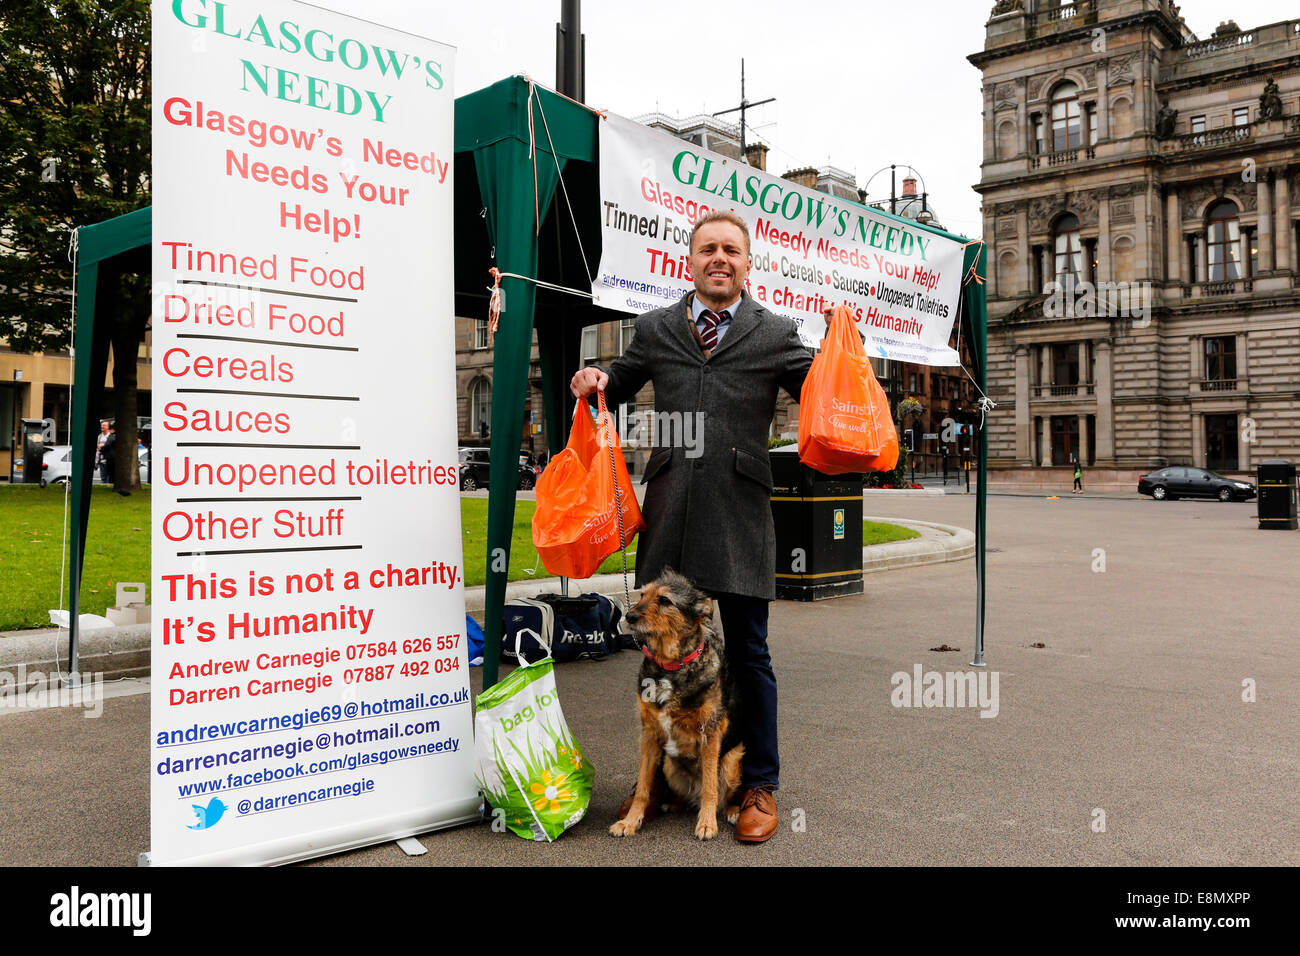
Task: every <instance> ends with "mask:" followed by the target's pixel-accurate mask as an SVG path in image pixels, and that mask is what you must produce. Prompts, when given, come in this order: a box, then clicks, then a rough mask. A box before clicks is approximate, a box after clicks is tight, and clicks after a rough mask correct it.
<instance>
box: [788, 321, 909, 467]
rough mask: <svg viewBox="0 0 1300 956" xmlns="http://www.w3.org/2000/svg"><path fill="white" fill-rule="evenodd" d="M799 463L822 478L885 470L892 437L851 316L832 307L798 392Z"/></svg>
mask: <svg viewBox="0 0 1300 956" xmlns="http://www.w3.org/2000/svg"><path fill="white" fill-rule="evenodd" d="M799 460H800V461H802V462H803V463H804V464H805V465H809V466H811V467H813V468H816V469H817V470H818V471H820V472H824V473H825V474H828V475H843V474H849V473H853V472H863V471H889V470H890V469H891V468H893V467H894V466H895V465H896V464H898V432H897V431H895V429H894V421H893V418H892V417H891V415H890V413H889V399H887V398H886V397H885V390H884V389H883V388H881V387H880V383H879V382H877V381H876V373H875V371H874V370H873V369H872V368H871V360H870V359H869V358H867V353H866V350H865V349H863V347H862V340H861V339H859V338H858V333H857V330H856V329H855V328H854V327H853V317H852V315H851V314H850V313H849V310H848V309H847V308H845V307H844V306H842V305H841V306H836V307H835V311H834V313H832V315H831V327H830V330H829V331H828V332H827V334H826V342H825V344H824V345H823V346H822V350H821V351H820V352H818V353H817V355H816V356H815V357H814V358H813V362H812V367H811V368H810V369H809V370H808V377H807V378H805V379H804V383H803V390H802V391H801V392H800V393H799Z"/></svg>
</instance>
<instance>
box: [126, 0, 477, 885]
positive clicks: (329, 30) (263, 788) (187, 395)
mask: <svg viewBox="0 0 1300 956" xmlns="http://www.w3.org/2000/svg"><path fill="white" fill-rule="evenodd" d="M452 59H453V50H452V49H451V48H450V47H448V46H445V45H443V44H441V43H437V42H435V41H433V40H429V39H426V38H423V37H418V36H413V35H411V34H408V33H403V32H400V31H397V30H393V29H389V28H386V27H383V26H378V25H376V24H373V23H368V22H365V21H361V20H356V19H353V18H350V17H346V16H343V15H340V14H337V13H333V12H330V11H326V10H322V9H320V8H318V7H313V6H309V5H307V4H302V3H294V2H289V0H258V2H256V3H253V2H246V0H226V2H223V3H208V2H205V0H168V2H155V3H154V7H153V195H154V207H153V277H154V297H153V326H152V328H153V342H152V347H153V368H154V373H153V381H154V392H153V421H154V427H153V438H154V448H153V462H154V464H153V475H152V478H153V520H152V551H153V574H152V577H153V581H152V585H153V608H154V610H153V648H152V655H153V664H152V673H153V684H152V688H153V692H152V727H151V734H152V739H151V757H150V779H151V788H150V789H151V810H152V813H151V841H152V846H151V848H150V851H151V861H152V862H153V863H154V864H172V863H199V864H205V863H213V864H225V863H262V864H265V863H277V862H287V861H291V860H295V859H303V858H306V857H310V856H318V855H321V854H325V853H329V852H332V851H336V850H341V849H346V848H349V847H355V846H361V845H365V844H368V843H374V842H377V841H381V840H385V839H391V838H397V837H401V836H407V835H410V834H412V833H418V832H421V831H425V830H430V829H433V828H436V827H439V826H448V825H451V824H454V823H457V822H462V821H465V820H468V819H472V818H473V817H474V816H475V815H476V810H477V806H478V796H477V786H476V784H475V782H474V766H473V753H472V751H473V744H472V733H473V730H472V727H473V713H472V705H471V701H470V693H469V677H468V660H467V654H466V635H465V627H464V624H465V618H464V613H465V602H464V591H463V563H462V556H461V532H460V519H459V514H460V512H459V488H458V475H457V457H456V414H455V409H456V395H455V343H454V329H453V293H452V177H451V170H452V152H453V139H452V136H453V129H452V109H453V93H452V91H453V83H452Z"/></svg>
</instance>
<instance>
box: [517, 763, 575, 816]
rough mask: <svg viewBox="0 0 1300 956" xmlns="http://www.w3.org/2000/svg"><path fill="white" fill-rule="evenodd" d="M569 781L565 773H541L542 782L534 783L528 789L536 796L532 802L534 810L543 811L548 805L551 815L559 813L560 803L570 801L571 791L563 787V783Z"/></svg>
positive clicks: (571, 797) (547, 771) (546, 771)
mask: <svg viewBox="0 0 1300 956" xmlns="http://www.w3.org/2000/svg"><path fill="white" fill-rule="evenodd" d="M568 779H569V775H568V774H567V773H562V774H559V775H555V774H552V773H551V772H550V771H549V770H545V771H543V772H542V782H541V783H534V784H533V785H532V786H530V787H529V788H528V789H529V790H530V791H531V792H532V793H534V794H536V795H537V799H536V800H534V801H533V809H534V810H545V809H546V805H547V804H548V803H549V804H550V809H551V812H552V813H557V812H559V809H560V807H561V806H562V801H565V800H572V799H573V791H571V790H570V789H569V788H568V787H565V786H564V783H565V781H567V780H568Z"/></svg>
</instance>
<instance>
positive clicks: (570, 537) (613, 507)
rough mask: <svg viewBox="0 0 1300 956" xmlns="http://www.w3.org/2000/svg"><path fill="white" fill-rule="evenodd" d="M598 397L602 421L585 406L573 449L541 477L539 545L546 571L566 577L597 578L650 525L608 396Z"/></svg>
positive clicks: (536, 523)
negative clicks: (610, 559) (634, 487)
mask: <svg viewBox="0 0 1300 956" xmlns="http://www.w3.org/2000/svg"><path fill="white" fill-rule="evenodd" d="M597 394H598V396H599V401H600V415H599V416H598V418H597V420H596V421H595V422H593V421H592V420H591V413H590V412H589V411H588V409H587V403H586V402H579V403H578V408H577V410H576V411H575V412H574V416H573V427H572V428H571V429H570V431H569V444H568V446H567V447H566V448H565V449H564V450H563V451H562V452H560V453H559V454H558V455H556V456H555V457H554V458H552V459H551V461H550V463H548V464H547V466H546V470H545V471H543V472H542V474H541V477H540V478H538V479H537V510H536V511H534V512H533V544H534V545H536V546H537V553H538V554H539V555H541V558H542V564H544V565H546V570H548V571H550V572H551V573H552V574H557V575H560V576H561V577H566V578H589V577H591V576H592V575H593V574H595V573H596V569H597V568H599V567H600V563H601V562H602V561H604V560H605V559H606V558H607V557H609V556H610V555H611V554H614V553H616V552H617V551H618V550H619V549H620V548H623V547H626V545H627V543H628V542H629V541H631V540H632V536H633V535H635V534H636V533H637V532H638V531H640V530H641V529H642V528H644V527H645V522H644V521H643V520H642V519H641V506H640V505H638V504H637V500H636V494H635V493H634V492H633V490H632V479H631V478H630V477H629V476H628V473H627V462H626V461H624V460H623V450H622V447H621V446H620V444H619V440H618V432H617V430H616V429H615V428H614V425H613V422H612V420H611V416H610V414H609V409H607V408H606V407H605V393H604V392H603V391H601V392H598V393H597ZM611 449H612V451H613V461H612V462H611V461H610V452H611ZM616 477H617V481H618V495H617V504H616V503H615V493H614V489H615V478H616ZM620 511H621V512H622V516H623V522H622V540H621V541H620V540H619V513H620Z"/></svg>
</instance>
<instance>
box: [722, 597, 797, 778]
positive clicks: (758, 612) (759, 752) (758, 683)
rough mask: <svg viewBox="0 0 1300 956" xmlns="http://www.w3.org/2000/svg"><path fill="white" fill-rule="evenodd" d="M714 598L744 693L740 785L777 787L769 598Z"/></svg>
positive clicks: (778, 765)
mask: <svg viewBox="0 0 1300 956" xmlns="http://www.w3.org/2000/svg"><path fill="white" fill-rule="evenodd" d="M713 597H714V600H715V601H716V603H717V605H718V615H719V616H720V617H721V618H722V637H723V641H724V642H725V644H726V647H727V665H728V667H729V668H730V670H731V674H732V678H733V679H734V680H735V682H736V691H737V693H738V694H739V695H740V707H741V722H742V724H743V726H742V727H741V739H742V740H743V741H744V743H745V758H744V760H743V761H741V765H740V788H741V791H742V792H743V791H745V790H749V789H751V788H753V787H771V788H773V789H776V787H777V785H778V782H779V781H778V778H779V776H780V771H781V758H780V756H779V755H778V753H777V746H776V674H774V673H773V672H772V657H771V655H770V654H768V652H767V609H768V602H767V601H764V600H762V599H761V598H753V597H745V596H743V595H740V594H715V595H714V596H713Z"/></svg>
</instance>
